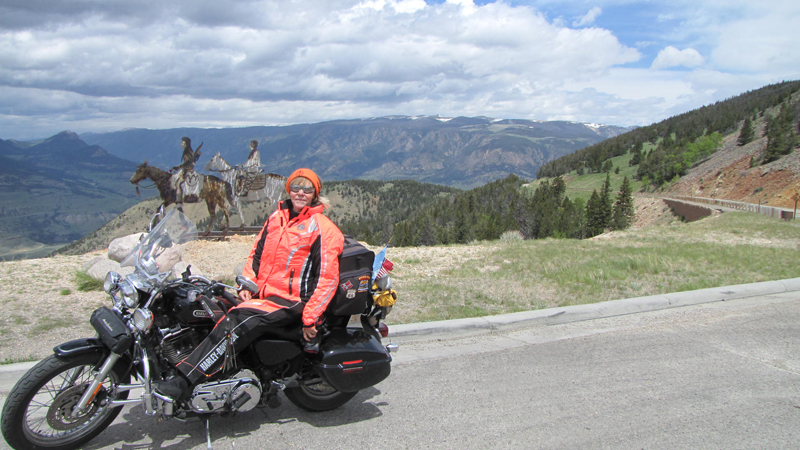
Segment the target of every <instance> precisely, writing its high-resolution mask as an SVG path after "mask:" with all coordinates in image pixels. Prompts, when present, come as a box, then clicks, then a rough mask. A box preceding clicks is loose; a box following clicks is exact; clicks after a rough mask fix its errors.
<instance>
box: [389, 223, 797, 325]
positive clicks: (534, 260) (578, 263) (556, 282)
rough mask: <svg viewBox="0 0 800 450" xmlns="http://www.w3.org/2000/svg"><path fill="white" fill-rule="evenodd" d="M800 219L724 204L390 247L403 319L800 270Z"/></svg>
mask: <svg viewBox="0 0 800 450" xmlns="http://www.w3.org/2000/svg"><path fill="white" fill-rule="evenodd" d="M798 249H800V222H797V221H792V222H787V221H782V220H776V219H771V218H768V217H765V216H763V215H760V214H755V213H743V212H742V213H738V212H737V213H724V214H721V215H717V216H714V217H709V218H706V219H703V220H700V221H697V222H692V223H682V222H673V223H672V224H670V225H665V226H655V227H648V228H641V229H629V230H625V231H617V232H613V233H608V234H604V235H601V236H598V237H595V238H593V239H584V240H574V239H542V240H526V241H522V240H513V241H509V242H504V241H491V242H480V243H474V244H467V245H452V246H446V247H429V248H419V247H417V248H392V249H390V250H389V252H388V256H389V258H390V259H391V260H392V261H393V262H395V267H396V268H395V271H394V274H395V275H394V276H395V278H396V280H397V286H398V292H400V300H399V301H398V303H397V305H396V306H395V311H396V315H395V316H394V317H392V316H390V319H394V320H401V321H402V322H418V321H430V320H447V319H457V318H464V317H478V316H484V315H492V314H503V313H510V312H517V311H528V310H533V309H542V308H550V307H556V306H567V305H577V304H584V303H596V302H601V301H607V300H615V299H623V298H632V297H640V296H648V295H656V294H664V293H669V292H680V291H687V290H694V289H703V288H710V287H718V286H727V285H736V284H744V283H753V282H761V281H768V280H780V279H787V278H795V277H800V252H798Z"/></svg>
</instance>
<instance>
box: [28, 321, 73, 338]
mask: <svg viewBox="0 0 800 450" xmlns="http://www.w3.org/2000/svg"><path fill="white" fill-rule="evenodd" d="M72 325H73V320H72V319H69V318H65V317H41V318H39V320H37V321H36V325H34V326H33V327H32V328H31V330H30V333H31V335H32V336H36V335H37V334H40V333H44V332H47V331H50V330H53V329H55V328H67V327H70V326H72Z"/></svg>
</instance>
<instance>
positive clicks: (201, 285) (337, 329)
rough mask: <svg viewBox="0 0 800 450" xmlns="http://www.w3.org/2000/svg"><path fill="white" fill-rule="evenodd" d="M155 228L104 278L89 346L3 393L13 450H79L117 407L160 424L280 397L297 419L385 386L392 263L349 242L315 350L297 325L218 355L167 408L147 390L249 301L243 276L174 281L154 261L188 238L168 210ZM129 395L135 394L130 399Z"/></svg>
mask: <svg viewBox="0 0 800 450" xmlns="http://www.w3.org/2000/svg"><path fill="white" fill-rule="evenodd" d="M156 217H163V218H161V220H160V221H159V222H158V224H157V225H155V226H154V224H153V222H155V220H154V221H153V222H151V227H150V231H149V233H147V234H146V235H145V236H144V237H143V238H142V239H141V240H140V242H139V244H138V246H137V247H136V248H135V249H134V251H133V252H132V253H131V254H130V256H128V257H127V258H126V259H125V260H124V261H123V262H122V263H121V265H122V267H133V269H134V270H133V273H131V274H129V275H127V276H124V277H123V276H121V275H119V274H118V273H116V272H109V273H108V275H107V276H106V279H105V281H104V284H103V288H104V289H105V291H106V292H107V293H108V294H109V296H110V297H111V300H112V305H111V306H110V307H102V308H99V309H97V310H95V311H94V313H93V314H92V316H91V319H90V322H91V324H92V326H93V328H94V329H95V330H96V332H97V336H95V337H91V338H85V339H78V340H74V341H70V342H66V343H63V344H61V345H58V346H56V347H55V349H54V354H53V355H51V356H49V357H47V358H45V359H44V360H42V361H41V362H39V363H38V364H37V365H36V366H35V367H33V368H32V369H30V370H29V371H28V372H27V373H26V374H25V375H24V376H23V377H22V378H21V379H20V380H19V381H18V382H17V384H16V385H15V386H14V388H13V389H12V390H11V392H10V393H9V395H8V398H7V399H6V403H5V405H4V407H3V413H2V425H1V426H2V432H3V436H4V437H5V439H6V441H7V442H8V443H9V445H11V447H13V448H15V449H18V450H20V449H72V448H77V447H79V446H81V445H82V444H84V443H86V442H87V441H89V440H90V439H92V438H94V437H95V436H97V435H98V434H100V433H101V432H102V431H103V430H104V429H105V428H106V427H108V426H109V425H110V424H111V423H112V422H113V421H114V419H115V418H116V417H117V415H118V414H119V413H120V411H121V409H122V406H123V405H126V404H141V405H142V406H143V409H144V411H145V413H146V414H147V415H151V416H157V417H159V418H175V419H186V418H190V417H199V418H200V419H203V418H205V419H207V418H208V417H209V415H214V414H229V413H242V412H246V411H249V410H251V409H253V408H257V407H266V406H268V407H273V408H274V407H278V405H279V404H280V401H281V397H280V395H279V393H280V392H281V391H282V392H283V393H284V395H285V396H286V398H288V399H289V400H290V401H291V402H292V403H294V404H295V405H297V406H298V407H300V408H303V409H305V410H309V411H327V410H330V409H333V408H337V407H339V406H341V405H343V404H345V403H346V402H347V401H349V400H350V399H352V398H353V397H354V396H355V395H356V394H357V393H358V391H360V390H363V389H366V388H368V387H370V386H373V385H375V384H377V383H378V382H380V381H382V380H384V379H385V378H386V377H388V376H389V373H390V371H391V360H392V358H391V356H390V353H391V352H393V351H396V350H397V345H396V344H388V345H386V346H384V345H383V344H382V343H381V339H382V338H385V337H387V336H388V331H389V330H388V327H387V326H386V324H385V323H384V322H383V321H382V320H383V319H384V318H385V317H386V315H387V314H388V313H389V311H390V310H391V308H392V304H393V303H394V301H396V299H397V294H396V292H395V291H394V290H393V289H392V288H391V279H390V277H389V275H388V270H391V263H390V262H389V261H388V260H385V256H384V255H385V251H384V252H380V253H379V255H378V258H376V257H375V254H374V253H373V252H371V251H369V250H367V249H366V248H365V247H363V246H361V245H360V244H358V242H357V241H354V240H352V239H349V238H346V241H345V248H344V251H343V253H342V255H340V257H339V260H340V281H339V292H337V295H336V297H335V298H334V299H333V300H332V301H331V304H330V305H329V307H328V310H327V312H326V313H325V315H324V318H325V320H324V321H323V324H324V326H322V327H320V331H319V333H318V336H320V337H321V340H320V341H319V342H316V343H309V342H307V341H304V340H302V331H301V328H300V325H299V324H298V325H297V327H296V328H292V329H286V328H275V329H274V330H272V331H271V332H270V333H268V334H264V335H261V336H259V338H257V339H256V340H255V341H253V343H252V344H250V345H249V346H248V347H247V348H246V349H244V350H242V351H241V352H239V354H238V355H235V356H234V355H233V352H232V351H231V349H232V343H230V344H231V345H228V346H227V348H226V351H225V354H224V355H221V357H224V358H225V364H224V366H223V370H221V371H220V372H219V373H218V374H217V376H215V377H212V378H209V379H208V380H207V381H206V382H203V383H201V384H199V385H197V386H195V387H194V388H193V390H192V393H191V394H190V395H188V396H187V398H184V399H181V400H180V401H173V400H172V399H171V398H169V397H167V396H164V395H161V394H159V393H158V392H156V391H155V390H154V388H153V385H154V381H157V380H162V379H167V378H168V377H169V376H171V375H173V374H175V366H176V364H177V363H178V362H179V361H180V360H182V359H183V358H185V357H186V356H187V355H188V354H189V353H191V351H192V350H193V349H194V348H195V347H196V346H197V345H199V344H200V342H201V341H202V340H203V339H204V338H205V337H206V336H207V335H208V333H209V332H210V331H211V330H212V328H213V327H214V325H215V324H216V323H217V322H219V321H221V320H224V317H225V316H226V313H227V311H228V310H229V309H230V308H232V307H234V306H235V305H236V304H238V303H239V302H240V301H239V298H238V297H237V296H236V295H235V294H234V293H233V292H232V291H236V290H238V289H247V290H249V291H251V292H256V291H257V287H256V285H255V283H253V282H252V281H251V280H249V279H247V278H245V277H243V276H239V277H237V279H236V281H237V284H238V285H239V286H238V287H233V286H228V285H225V284H223V283H220V282H217V281H213V280H210V279H208V278H206V277H203V276H197V275H192V274H191V266H189V268H188V269H187V270H186V272H184V273H183V274H182V276H181V277H180V278H177V279H171V278H172V277H171V276H170V273H169V271H168V270H166V268H163V269H162V268H160V258H159V257H160V256H162V254H163V253H164V252H165V251H168V249H170V248H171V247H172V246H174V245H176V244H182V243H185V242H188V241H190V240H193V239H196V238H197V230H196V228H195V226H194V224H193V223H192V222H191V221H190V220H189V219H187V218H186V217H185V216H184V215H183V214H182V213H181V212H180V211H177V210H172V211H170V212H169V213H167V214H166V215H163V214H161V216H158V215H157V216H156ZM154 219H155V217H154ZM382 258H383V259H382ZM161 259H164V258H161ZM387 269H388V270H387ZM351 319H352V320H351ZM358 319H360V320H358ZM353 324H355V326H354V325H353ZM132 391H134V392H136V393H138V392H141V394H140V395H139V396H138V398H129V395H130V394H131V392H132ZM206 427H208V420H206ZM206 432H207V438H208V439H209V447H210V437H209V434H208V428H206Z"/></svg>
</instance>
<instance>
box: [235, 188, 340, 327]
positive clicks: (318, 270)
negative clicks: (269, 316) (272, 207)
mask: <svg viewBox="0 0 800 450" xmlns="http://www.w3.org/2000/svg"><path fill="white" fill-rule="evenodd" d="M291 210H292V204H291V201H290V200H285V201H283V202H281V203H280V204H279V207H278V209H277V210H276V211H275V212H273V213H272V214H271V215H270V216H269V218H268V219H267V221H266V223H264V227H263V228H262V229H261V232H260V233H259V235H258V238H257V239H256V242H255V244H254V245H253V249H252V250H251V251H250V256H249V257H248V258H247V263H246V264H245V267H244V271H243V275H245V276H246V277H249V278H250V279H252V280H253V281H255V282H256V284H258V288H259V294H258V297H259V299H252V300H250V301H249V302H244V303H242V304H240V305H239V306H238V307H244V308H255V309H261V310H265V311H272V310H273V309H274V308H275V305H274V304H273V303H272V302H270V301H269V300H262V299H266V298H268V297H270V296H278V297H281V298H285V299H287V300H292V301H296V302H300V301H302V302H305V303H306V305H305V307H304V309H303V325H304V326H306V327H309V326H312V325H314V324H315V323H316V322H317V319H318V318H319V317H320V316H321V315H322V313H323V312H325V308H327V307H328V303H330V301H331V299H333V297H334V296H335V295H336V288H337V285H338V283H339V254H341V253H342V247H343V246H344V236H342V232H341V231H339V228H338V227H337V226H336V225H334V223H333V222H331V220H330V219H328V218H327V217H326V216H324V215H323V214H322V206H321V205H319V206H307V207H305V208H303V210H302V211H301V212H300V215H299V216H297V217H295V218H293V219H290V211H291Z"/></svg>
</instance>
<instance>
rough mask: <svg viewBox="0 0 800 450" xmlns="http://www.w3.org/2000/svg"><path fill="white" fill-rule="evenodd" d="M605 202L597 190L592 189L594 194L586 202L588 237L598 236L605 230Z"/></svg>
mask: <svg viewBox="0 0 800 450" xmlns="http://www.w3.org/2000/svg"><path fill="white" fill-rule="evenodd" d="M603 229H605V226H604V225H603V202H602V200H601V199H600V195H599V194H598V193H597V190H596V189H595V190H592V196H591V197H589V201H588V202H587V203H586V233H585V235H586V237H593V236H597V235H598V234H600V233H602V232H603Z"/></svg>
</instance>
